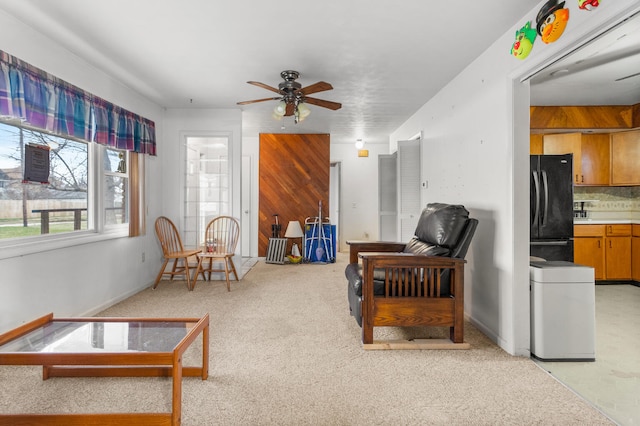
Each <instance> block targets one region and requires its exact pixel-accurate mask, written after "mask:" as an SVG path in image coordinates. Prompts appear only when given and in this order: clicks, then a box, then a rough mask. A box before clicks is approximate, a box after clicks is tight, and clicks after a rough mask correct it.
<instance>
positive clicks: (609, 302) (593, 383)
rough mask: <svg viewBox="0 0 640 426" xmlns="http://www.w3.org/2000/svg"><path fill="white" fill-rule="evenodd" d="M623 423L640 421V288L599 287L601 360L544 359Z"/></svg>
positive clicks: (547, 367)
mask: <svg viewBox="0 0 640 426" xmlns="http://www.w3.org/2000/svg"><path fill="white" fill-rule="evenodd" d="M537 362H538V364H539V365H540V366H541V367H542V368H544V369H545V370H547V371H549V372H550V373H551V374H552V375H553V376H554V377H556V378H557V379H558V380H559V381H560V382H562V383H564V384H565V385H566V386H568V387H569V388H571V389H573V390H574V391H575V392H576V393H577V394H579V395H581V396H582V397H583V398H584V399H586V400H587V401H589V402H590V403H591V404H592V405H593V406H594V407H596V408H597V409H599V410H600V411H602V412H603V413H604V414H605V415H606V416H608V417H609V418H610V419H612V420H613V421H614V422H616V423H617V424H619V425H622V426H631V425H640V287H634V286H632V285H597V286H596V361H595V362H541V361H537Z"/></svg>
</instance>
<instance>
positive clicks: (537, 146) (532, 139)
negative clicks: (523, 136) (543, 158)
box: [529, 133, 544, 155]
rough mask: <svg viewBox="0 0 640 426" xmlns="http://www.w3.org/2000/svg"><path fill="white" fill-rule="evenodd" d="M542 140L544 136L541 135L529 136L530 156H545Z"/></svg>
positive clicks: (532, 134)
mask: <svg viewBox="0 0 640 426" xmlns="http://www.w3.org/2000/svg"><path fill="white" fill-rule="evenodd" d="M542 138H543V135H542V134H541V133H531V134H530V135H529V154H530V155H542V154H544V150H543V148H542Z"/></svg>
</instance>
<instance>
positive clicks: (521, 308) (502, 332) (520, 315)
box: [390, 0, 640, 355]
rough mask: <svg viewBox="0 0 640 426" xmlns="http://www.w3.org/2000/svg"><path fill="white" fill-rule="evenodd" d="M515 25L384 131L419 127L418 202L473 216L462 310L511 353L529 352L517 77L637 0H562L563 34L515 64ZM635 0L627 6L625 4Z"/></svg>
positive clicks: (525, 98) (524, 123)
mask: <svg viewBox="0 0 640 426" xmlns="http://www.w3.org/2000/svg"><path fill="white" fill-rule="evenodd" d="M543 4H544V2H541V3H539V4H538V6H537V7H535V8H534V9H532V10H531V12H529V13H528V14H527V15H526V16H525V17H523V19H522V20H521V21H520V22H517V23H516V24H515V25H514V26H513V28H512V29H511V30H510V31H508V32H507V33H505V34H504V35H503V36H502V37H501V38H500V39H498V40H497V41H496V42H495V43H494V44H493V45H492V46H491V47H490V48H489V49H488V50H487V51H485V52H483V53H482V54H481V56H480V57H479V58H478V59H477V60H476V61H475V62H473V63H472V64H471V65H470V66H469V67H467V68H466V69H465V70H464V71H463V72H462V73H460V74H459V75H458V76H457V77H456V78H455V79H453V80H452V81H451V82H450V83H449V84H448V85H447V86H446V87H444V88H443V89H442V90H441V91H440V92H439V93H438V94H437V95H436V96H434V97H433V98H432V99H431V100H430V101H429V102H427V104H425V105H424V106H423V107H422V108H421V109H420V110H419V111H418V112H417V113H416V114H415V115H414V116H413V117H411V118H410V119H409V120H407V121H406V122H405V123H404V124H403V125H402V126H401V127H400V128H399V129H397V131H395V132H394V133H393V134H392V135H391V137H390V143H391V146H392V149H394V150H395V145H396V144H397V141H398V140H403V139H407V138H409V137H411V136H412V135H414V134H416V133H417V132H419V131H422V132H423V135H424V144H423V149H422V174H423V179H424V180H427V181H428V182H429V185H428V188H426V189H423V191H422V194H421V199H422V202H423V204H425V203H427V202H432V201H442V202H450V203H460V204H464V205H465V206H466V207H467V208H468V209H469V210H470V212H471V214H472V216H474V217H476V218H478V219H479V221H480V223H479V226H478V230H477V231H476V232H477V233H476V236H475V237H474V240H473V243H472V246H471V249H470V252H469V254H468V256H467V260H468V265H467V269H466V277H465V278H466V282H465V293H466V294H465V311H466V313H467V314H468V315H469V317H470V319H471V320H472V321H473V322H474V323H475V324H476V325H477V326H478V327H479V328H480V329H482V330H483V332H485V333H486V334H487V335H488V336H490V337H491V338H492V339H493V340H494V341H496V342H497V343H498V344H499V345H500V346H501V347H502V348H503V349H504V350H506V351H507V352H509V353H511V354H516V355H528V354H529V282H528V281H529V279H528V256H529V247H528V243H529V212H528V207H529V204H528V203H529V201H528V194H529V183H528V182H529V181H528V171H529V110H528V108H529V91H528V85H527V83H520V80H521V78H522V77H524V76H527V75H529V74H531V73H532V72H534V71H536V70H538V69H540V68H541V67H542V66H543V65H546V64H548V63H550V61H552V60H553V59H555V58H558V57H560V56H562V55H564V54H566V53H567V52H569V51H571V50H573V49H575V48H576V47H577V46H578V45H579V44H580V43H584V42H585V41H587V40H588V39H590V38H592V37H593V36H595V35H596V33H597V32H599V31H603V30H604V29H605V28H607V27H609V26H611V25H612V24H613V23H615V22H617V21H620V20H621V18H622V17H623V16H626V15H629V14H630V13H631V11H632V9H634V10H636V11H637V10H638V9H639V8H640V6H639V5H638V2H637V1H632V0H627V1H625V0H620V1H617V2H608V3H603V4H602V5H601V6H600V7H599V8H598V9H596V10H594V11H591V12H588V11H581V10H578V8H577V3H576V2H567V3H566V7H569V9H570V21H569V24H568V26H567V29H566V30H565V33H564V34H563V35H562V37H561V38H560V39H559V40H558V41H557V42H555V43H552V44H549V45H545V44H544V43H542V41H541V40H540V39H538V40H536V42H535V44H534V48H533V50H532V52H531V54H530V56H529V57H528V58H527V59H525V60H524V61H519V60H517V59H515V58H513V57H511V56H510V54H509V50H510V47H511V44H512V43H513V40H514V35H515V32H516V30H517V29H519V28H520V27H522V26H523V25H524V24H525V23H526V21H528V20H531V21H533V22H534V23H535V17H536V14H537V12H538V10H539V9H540V7H542V5H543ZM632 5H633V7H632Z"/></svg>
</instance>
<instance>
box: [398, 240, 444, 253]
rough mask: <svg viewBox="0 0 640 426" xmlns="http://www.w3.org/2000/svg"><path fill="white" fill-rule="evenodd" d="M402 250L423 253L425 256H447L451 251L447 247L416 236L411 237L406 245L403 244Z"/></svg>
mask: <svg viewBox="0 0 640 426" xmlns="http://www.w3.org/2000/svg"><path fill="white" fill-rule="evenodd" d="M403 251H404V252H405V253H412V254H423V255H425V256H449V254H450V253H451V250H449V249H448V248H447V247H443V246H438V245H435V244H430V243H425V242H424V241H422V240H420V239H418V237H413V238H411V239H410V240H409V242H408V243H407V245H406V246H404V250H403Z"/></svg>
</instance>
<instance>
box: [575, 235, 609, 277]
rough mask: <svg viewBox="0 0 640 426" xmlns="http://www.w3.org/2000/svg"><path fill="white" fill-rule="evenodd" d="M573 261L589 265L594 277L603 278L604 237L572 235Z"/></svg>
mask: <svg viewBox="0 0 640 426" xmlns="http://www.w3.org/2000/svg"><path fill="white" fill-rule="evenodd" d="M573 262H574V263H577V264H579V265H586V266H591V267H592V268H593V269H594V274H595V279H596V280H604V238H603V237H577V236H576V237H574V240H573Z"/></svg>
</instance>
